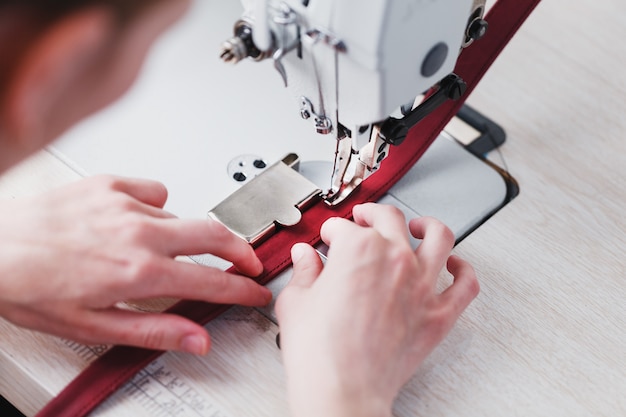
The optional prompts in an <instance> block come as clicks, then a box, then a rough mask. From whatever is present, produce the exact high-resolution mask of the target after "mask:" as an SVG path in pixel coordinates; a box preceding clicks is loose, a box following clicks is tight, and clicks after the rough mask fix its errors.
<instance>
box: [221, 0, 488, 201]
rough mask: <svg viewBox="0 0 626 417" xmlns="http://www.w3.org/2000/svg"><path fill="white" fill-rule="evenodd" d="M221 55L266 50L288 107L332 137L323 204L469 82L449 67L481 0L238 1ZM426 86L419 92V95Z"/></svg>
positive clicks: (474, 29)
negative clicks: (290, 100) (292, 101)
mask: <svg viewBox="0 0 626 417" xmlns="http://www.w3.org/2000/svg"><path fill="white" fill-rule="evenodd" d="M242 4H243V6H244V12H243V14H242V16H241V19H240V20H238V21H237V22H236V23H235V25H234V36H233V37H232V38H231V39H229V40H227V41H226V42H225V43H224V44H223V48H222V53H221V57H222V59H223V60H224V61H226V62H232V63H237V62H239V61H241V60H243V59H245V58H249V59H252V60H256V61H262V60H265V59H270V60H272V61H273V65H274V68H275V69H276V70H277V72H278V74H280V76H281V77H282V80H283V82H284V84H285V86H286V87H288V88H289V89H290V90H291V92H292V94H293V95H294V97H295V98H296V100H297V106H298V107H295V106H294V111H296V110H297V111H299V113H300V115H301V117H302V118H303V119H311V120H312V121H313V128H314V129H315V131H316V132H317V133H319V134H321V135H328V136H332V137H333V139H334V140H335V141H336V144H337V145H336V151H335V160H334V164H333V168H332V172H331V173H329V174H330V177H331V181H330V187H329V189H328V190H325V192H324V193H323V197H324V199H325V200H326V202H327V203H329V204H338V203H340V202H341V201H342V200H344V199H345V198H346V197H347V196H348V195H349V194H350V193H351V192H352V190H354V189H355V188H356V187H358V186H359V184H360V183H361V182H362V181H363V180H365V179H366V178H367V177H368V176H369V175H371V174H373V173H375V172H376V170H377V169H378V168H379V166H380V164H381V163H382V162H383V160H384V159H385V158H386V156H387V155H388V153H389V147H390V146H393V145H399V144H400V143H402V141H403V140H404V139H405V137H406V135H407V132H408V130H409V129H410V128H411V127H413V126H414V125H415V124H416V123H418V122H419V121H420V120H421V119H422V118H423V117H424V116H426V115H427V114H428V113H430V112H431V111H432V110H433V109H434V108H436V107H437V106H438V105H439V104H441V103H442V102H444V101H445V100H448V99H456V98H458V97H460V96H461V95H462V94H463V92H464V91H465V83H464V81H463V80H462V79H461V78H460V77H458V76H457V75H455V74H453V73H452V70H453V68H454V66H455V63H456V60H457V57H458V55H459V52H460V51H461V49H462V48H466V47H468V46H469V45H471V44H472V43H473V42H474V41H476V40H478V39H479V38H481V37H482V36H483V35H484V33H485V31H486V29H487V22H486V21H485V20H484V19H483V14H484V12H485V0H439V1H410V0H401V1H399V0H395V1H393V0H377V1H369V2H367V3H364V2H362V1H358V0H335V1H332V0H328V1H321V0H317V1H316V0H313V1H309V0H242ZM427 91H428V92H429V93H428V95H427V97H426V98H425V99H422V98H419V99H417V100H416V97H418V96H422V97H423V96H424V94H426V92H427Z"/></svg>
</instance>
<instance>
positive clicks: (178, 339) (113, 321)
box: [70, 308, 211, 355]
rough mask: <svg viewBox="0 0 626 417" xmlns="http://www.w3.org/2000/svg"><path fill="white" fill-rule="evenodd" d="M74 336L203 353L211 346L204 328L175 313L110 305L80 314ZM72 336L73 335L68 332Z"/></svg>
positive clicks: (89, 341) (88, 340) (152, 347)
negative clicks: (111, 306) (110, 306)
mask: <svg viewBox="0 0 626 417" xmlns="http://www.w3.org/2000/svg"><path fill="white" fill-rule="evenodd" d="M74 333H75V334H74V337H73V338H78V339H80V340H81V341H82V342H87V343H105V344H114V345H128V346H138V347H143V348H147V349H154V350H177V351H182V352H188V353H193V354H196V355H205V354H207V353H208V352H209V349H210V347H211V339H210V338H209V335H208V333H207V332H206V330H205V329H204V328H203V327H202V326H200V325H198V324H196V323H194V322H192V321H190V320H188V319H185V318H183V317H180V316H178V315H174V314H162V313H140V312H134V311H127V310H120V309H117V308H111V309H108V310H102V311H93V312H89V313H87V314H83V319H81V320H80V322H79V323H78V325H77V327H76V328H75V332H74ZM70 337H72V336H70Z"/></svg>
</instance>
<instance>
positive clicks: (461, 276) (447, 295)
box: [440, 256, 480, 317]
mask: <svg viewBox="0 0 626 417" xmlns="http://www.w3.org/2000/svg"><path fill="white" fill-rule="evenodd" d="M447 267H448V271H450V273H451V274H452V276H453V277H454V282H453V284H452V285H451V286H450V287H448V288H447V289H446V290H445V291H444V292H442V293H441V296H440V297H441V299H442V300H443V301H444V302H445V303H448V304H451V305H452V308H453V312H454V314H455V315H456V317H458V316H460V315H461V313H462V312H463V311H464V310H465V309H466V308H467V306H468V305H469V304H470V303H471V302H472V300H473V299H474V298H476V296H477V295H478V293H479V291H480V285H479V284H478V280H477V279H476V273H475V272H474V268H472V266H471V265H470V264H469V263H468V262H466V261H464V260H463V259H461V258H459V257H457V256H450V258H449V259H448V265H447Z"/></svg>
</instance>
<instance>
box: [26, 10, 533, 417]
mask: <svg viewBox="0 0 626 417" xmlns="http://www.w3.org/2000/svg"><path fill="white" fill-rule="evenodd" d="M539 1H540V0H498V1H497V3H495V4H494V5H493V6H492V8H491V10H490V11H489V13H488V14H487V18H486V19H487V21H488V22H489V30H488V32H487V34H486V35H485V36H484V37H483V38H482V39H481V40H480V42H478V43H477V44H476V45H473V46H472V47H470V48H467V49H465V50H464V51H463V52H462V53H461V55H460V57H459V60H458V62H457V65H456V69H455V73H456V74H458V75H459V76H461V78H463V79H464V80H465V82H466V83H467V91H466V93H465V95H464V96H463V97H462V98H461V99H460V100H457V101H448V102H446V103H444V104H443V105H441V106H440V107H439V108H437V110H435V111H434V112H433V113H431V114H430V115H428V116H427V117H426V118H425V119H424V120H422V121H421V122H420V123H419V124H418V125H417V126H416V127H415V128H413V129H412V130H411V131H410V132H409V134H408V136H407V139H406V140H405V141H404V143H403V144H402V145H401V146H400V147H401V149H400V151H396V152H394V151H393V150H392V151H391V153H390V155H389V156H388V158H387V160H386V161H385V163H383V165H382V167H381V168H380V169H379V171H378V172H377V174H376V175H372V176H371V177H369V178H368V179H367V180H366V181H365V182H363V184H361V186H360V187H359V188H358V189H357V190H355V191H354V192H353V194H352V196H351V197H350V198H349V199H348V200H346V201H345V202H343V203H342V204H341V205H339V206H337V207H333V208H330V207H328V206H327V205H326V204H324V203H318V204H316V205H314V206H313V207H311V208H309V209H308V210H306V211H305V212H304V214H303V219H302V221H301V222H300V223H299V224H298V225H296V226H293V227H290V228H284V229H281V230H280V231H278V232H277V233H276V234H274V235H273V236H271V237H270V238H269V239H268V240H266V241H265V242H264V243H262V244H261V245H260V246H259V247H258V248H257V249H256V253H257V255H258V256H259V258H260V259H261V261H262V262H263V265H264V266H265V272H264V273H263V275H261V276H260V277H258V279H257V280H258V281H259V282H260V283H262V284H265V283H267V282H269V281H270V280H271V279H272V278H274V277H275V276H276V275H278V274H279V273H280V272H282V271H283V270H284V269H285V268H287V267H288V266H289V265H290V264H291V257H290V248H291V246H292V245H293V244H294V243H296V242H308V243H310V244H312V245H315V244H317V243H319V241H320V236H319V230H320V227H321V225H322V223H323V222H324V221H325V220H326V219H328V218H329V217H336V216H341V217H346V218H350V217H351V213H352V208H353V207H354V205H356V204H360V203H363V202H372V201H377V200H378V199H379V198H380V197H382V196H383V195H384V194H385V193H386V192H387V191H388V190H389V189H390V188H391V186H392V185H393V184H394V183H395V182H396V181H398V180H399V179H400V178H401V177H402V176H403V175H404V174H406V172H407V171H408V170H409V169H410V168H411V167H412V166H413V165H414V164H415V163H416V162H417V160H418V159H419V158H420V157H421V156H422V155H423V154H424V152H425V151H426V149H427V148H428V147H429V146H430V145H431V144H432V142H433V141H434V140H435V139H436V138H437V136H438V135H439V133H440V132H441V131H442V130H443V128H444V127H445V126H446V125H447V124H448V122H449V121H450V119H451V118H452V117H453V116H454V115H455V114H456V113H457V112H458V110H459V109H460V107H461V106H462V105H463V102H464V100H465V98H466V97H467V96H469V94H470V92H471V91H472V90H473V89H474V88H475V87H476V85H477V84H478V82H479V81H480V79H481V78H482V77H483V75H484V74H485V72H486V71H487V69H489V67H490V66H491V64H492V63H493V61H494V60H495V59H496V57H497V56H498V55H499V54H500V52H501V51H502V49H504V47H505V46H506V44H507V43H508V42H509V40H510V39H511V38H512V37H513V35H514V34H515V32H516V31H517V30H518V29H519V27H520V26H521V25H522V23H523V22H524V21H525V20H526V18H527V17H528V16H529V15H530V13H531V12H532V11H533V9H534V8H535V7H536V6H537V4H539ZM394 150H395V149H394ZM229 307H230V306H223V305H215V304H208V303H203V302H198V301H180V302H179V303H178V304H176V305H174V306H173V307H172V308H170V309H169V310H168V312H170V313H174V314H179V315H181V316H184V317H187V318H189V319H191V320H194V321H195V322H197V323H200V324H205V323H207V322H209V321H210V320H212V319H213V318H215V317H216V316H218V315H219V314H221V313H222V312H224V311H226V310H227V309H228V308H229ZM162 353H163V352H161V351H153V350H147V349H140V348H134V347H127V346H116V347H113V348H111V349H110V350H109V351H108V352H107V353H106V354H104V355H103V356H101V357H100V358H98V359H97V360H95V361H94V362H93V363H91V364H90V365H89V367H87V368H86V369H85V370H84V371H83V372H82V373H81V374H80V375H78V376H77V377H76V378H75V379H74V380H73V381H72V382H71V383H70V384H69V385H68V386H67V387H66V388H65V389H64V390H63V391H62V392H61V393H60V394H59V395H58V396H57V397H55V398H54V399H53V400H52V401H50V403H48V404H47V405H46V407H45V408H43V409H42V410H41V411H40V412H39V413H38V414H37V416H36V417H84V416H86V415H87V414H88V413H89V412H91V411H92V410H93V409H94V408H95V407H97V406H98V405H99V404H100V403H101V402H102V401H104V400H105V399H106V398H107V397H109V396H110V395H111V394H112V393H114V392H115V391H116V390H117V389H118V388H120V387H121V386H122V385H123V384H124V383H125V382H126V381H128V380H129V379H130V378H131V377H133V376H134V375H135V374H136V373H137V372H139V371H140V370H141V369H143V368H144V367H145V366H146V365H148V364H149V363H150V362H152V361H154V360H155V359H156V358H157V357H159V356H160V355H161V354H162Z"/></svg>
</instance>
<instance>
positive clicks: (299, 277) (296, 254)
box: [289, 243, 324, 287]
mask: <svg viewBox="0 0 626 417" xmlns="http://www.w3.org/2000/svg"><path fill="white" fill-rule="evenodd" d="M291 260H292V262H293V276H292V278H291V281H290V282H289V286H298V287H310V286H311V285H313V283H314V282H315V280H316V279H317V277H318V276H319V274H320V273H321V272H322V269H323V268H324V266H323V264H322V260H321V259H320V257H319V255H318V253H317V251H316V250H315V249H314V248H313V247H312V246H310V245H307V244H306V243H296V244H295V245H293V247H292V248H291Z"/></svg>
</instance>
